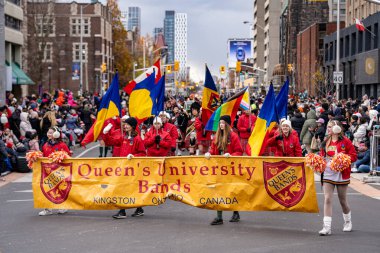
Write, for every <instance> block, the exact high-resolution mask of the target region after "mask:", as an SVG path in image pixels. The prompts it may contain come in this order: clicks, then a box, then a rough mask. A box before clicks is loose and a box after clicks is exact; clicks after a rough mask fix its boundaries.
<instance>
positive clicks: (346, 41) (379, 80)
mask: <svg viewBox="0 0 380 253" xmlns="http://www.w3.org/2000/svg"><path fill="white" fill-rule="evenodd" d="M363 24H364V26H365V28H366V31H363V32H362V31H359V30H358V29H357V28H356V26H355V25H351V26H349V27H346V28H345V29H341V30H340V38H339V39H340V50H339V52H340V55H339V57H340V66H339V70H340V71H342V72H343V84H342V85H340V89H339V91H340V94H339V97H340V98H349V97H350V98H361V96H363V95H364V94H367V95H368V96H375V97H377V96H378V95H379V94H380V72H379V69H380V68H379V59H380V39H379V34H380V26H379V24H380V12H377V13H376V14H373V15H371V16H369V17H367V18H366V19H364V20H363ZM336 37H337V36H336V33H333V34H331V35H328V36H326V37H325V38H324V42H323V43H324V53H325V55H324V73H325V76H326V82H327V83H328V84H330V85H334V84H333V72H334V71H335V70H336V52H337V49H336V39H337V38H336Z"/></svg>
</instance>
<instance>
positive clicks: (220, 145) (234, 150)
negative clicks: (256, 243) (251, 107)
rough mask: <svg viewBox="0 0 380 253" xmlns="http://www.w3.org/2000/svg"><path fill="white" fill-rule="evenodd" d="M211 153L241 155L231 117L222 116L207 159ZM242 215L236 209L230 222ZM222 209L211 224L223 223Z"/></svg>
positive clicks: (237, 219) (241, 151)
mask: <svg viewBox="0 0 380 253" xmlns="http://www.w3.org/2000/svg"><path fill="white" fill-rule="evenodd" d="M211 155H224V156H225V157H230V156H241V155H243V149H242V147H241V144H240V141H239V136H238V135H237V134H236V133H234V132H233V131H232V129H231V117H230V116H228V115H224V116H222V117H220V120H219V127H218V129H217V130H216V133H215V138H214V140H213V141H212V143H211V148H210V152H209V153H208V152H207V153H206V154H205V157H206V159H210V156H211ZM239 220H240V215H239V212H238V211H234V212H233V215H232V217H231V219H230V222H238V221H239ZM222 224H223V216H222V211H217V217H216V218H215V219H214V220H213V221H212V222H211V225H222Z"/></svg>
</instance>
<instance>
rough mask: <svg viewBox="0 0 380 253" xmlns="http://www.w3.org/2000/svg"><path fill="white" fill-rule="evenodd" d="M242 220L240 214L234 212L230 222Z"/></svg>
mask: <svg viewBox="0 0 380 253" xmlns="http://www.w3.org/2000/svg"><path fill="white" fill-rule="evenodd" d="M239 220H240V215H239V213H238V212H236V213H235V212H234V214H233V215H232V217H231V220H230V222H238V221H239Z"/></svg>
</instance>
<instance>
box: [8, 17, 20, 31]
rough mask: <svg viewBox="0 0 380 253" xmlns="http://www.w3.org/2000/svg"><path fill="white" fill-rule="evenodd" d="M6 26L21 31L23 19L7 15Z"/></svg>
mask: <svg viewBox="0 0 380 253" xmlns="http://www.w3.org/2000/svg"><path fill="white" fill-rule="evenodd" d="M5 26H6V27H9V28H12V29H15V30H18V31H20V29H21V20H19V19H16V18H14V17H11V16H8V15H5Z"/></svg>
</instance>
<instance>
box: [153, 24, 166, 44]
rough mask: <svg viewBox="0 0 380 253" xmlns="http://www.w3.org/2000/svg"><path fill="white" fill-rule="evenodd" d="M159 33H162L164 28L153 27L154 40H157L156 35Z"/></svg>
mask: <svg viewBox="0 0 380 253" xmlns="http://www.w3.org/2000/svg"><path fill="white" fill-rule="evenodd" d="M159 34H162V35H164V28H163V27H155V28H154V29H153V36H154V41H156V40H157V37H158V35H159Z"/></svg>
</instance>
